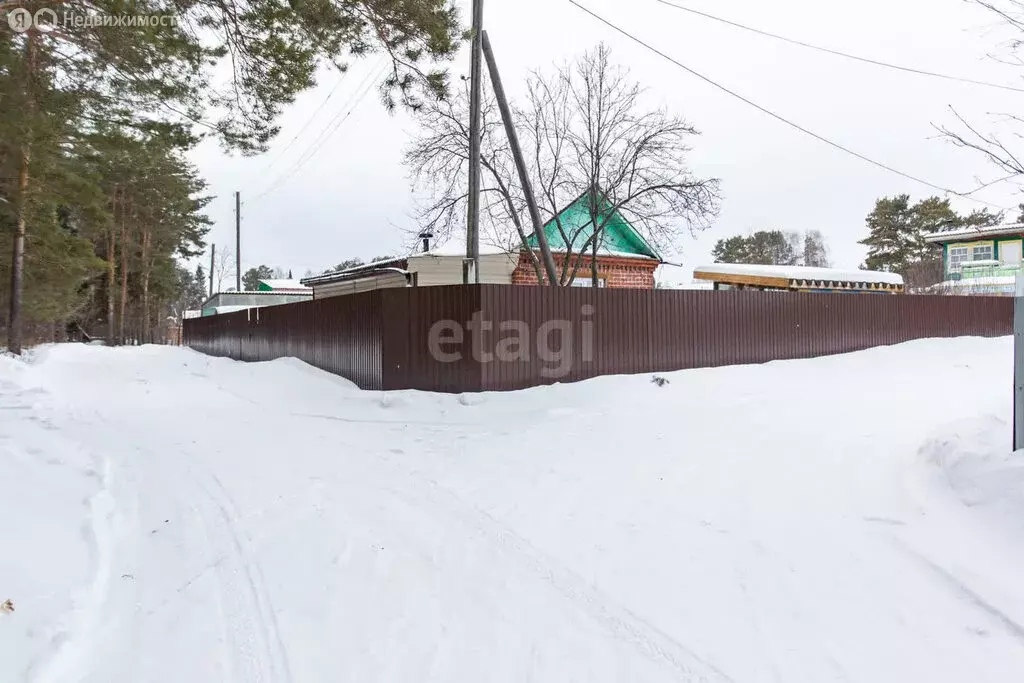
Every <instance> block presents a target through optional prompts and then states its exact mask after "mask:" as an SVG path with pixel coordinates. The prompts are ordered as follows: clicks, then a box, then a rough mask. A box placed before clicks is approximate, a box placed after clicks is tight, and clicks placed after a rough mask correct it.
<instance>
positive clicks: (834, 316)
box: [184, 285, 1013, 392]
mask: <svg viewBox="0 0 1024 683" xmlns="http://www.w3.org/2000/svg"><path fill="white" fill-rule="evenodd" d="M1012 326H1013V299H1011V298H1009V297H952V296H949V297H945V296H909V295H907V296H893V295H876V294H796V293H789V292H753V291H739V292H712V291H680V290H669V291H664V290H626V289H618V290H616V289H597V290H593V289H589V288H546V287H522V286H516V287H513V286H503V285H469V286H452V287H410V288H404V289H386V290H377V291H373V292H365V293H362V294H353V295H348V296H340V297H332V298H327V299H321V300H316V301H309V302H303V303H297V304H286V305H282V306H272V307H266V308H261V309H249V310H247V311H240V312H237V313H230V314H226V315H218V316H211V317H205V318H195V319H189V320H186V321H185V330H184V343H185V344H186V345H188V346H190V347H192V348H194V349H196V350H198V351H202V352H204V353H208V354H211V355H216V356H228V357H231V358H236V359H239V360H247V361H257V360H271V359H273V358H279V357H282V356H294V357H296V358H300V359H302V360H304V361H306V362H307V363H310V364H311V365H315V366H316V367H319V368H322V369H324V370H327V371H329V372H333V373H336V374H338V375H342V376H343V377H347V378H349V379H351V380H352V381H354V382H355V383H356V384H358V385H359V386H360V387H363V388H365V389H425V390H432V391H446V392H461V391H480V390H507V389H519V388H523V387H528V386H534V385H537V384H546V383H551V382H558V381H562V382H572V381H578V380H581V379H586V378H588V377H595V376H598V375H608V374H621V373H636V372H664V371H669V370H681V369H685V368H699V367H711V366H718V365H732V364H739V363H761V362H765V361H769V360H779V359H785V358H807V357H812V356H821V355H826V354H832V353H843V352H847V351H856V350H859V349H865V348H869V347H872V346H880V345H886V344H897V343H900V342H904V341H909V340H911V339H920V338H924V337H956V336H967V335H971V336H986V337H991V336H1001V335H1008V334H1012Z"/></svg>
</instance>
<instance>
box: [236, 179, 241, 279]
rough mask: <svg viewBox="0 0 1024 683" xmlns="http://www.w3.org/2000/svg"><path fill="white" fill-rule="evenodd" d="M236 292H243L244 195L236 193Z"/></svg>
mask: <svg viewBox="0 0 1024 683" xmlns="http://www.w3.org/2000/svg"><path fill="white" fill-rule="evenodd" d="M235 291H236V292H241V291H242V193H241V192H236V193H235Z"/></svg>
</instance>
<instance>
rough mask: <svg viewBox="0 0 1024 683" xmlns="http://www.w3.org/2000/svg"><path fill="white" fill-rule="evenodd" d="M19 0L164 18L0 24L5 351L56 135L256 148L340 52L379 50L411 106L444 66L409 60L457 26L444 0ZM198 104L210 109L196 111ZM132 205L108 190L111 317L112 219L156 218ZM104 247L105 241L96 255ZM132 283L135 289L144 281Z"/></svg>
mask: <svg viewBox="0 0 1024 683" xmlns="http://www.w3.org/2000/svg"><path fill="white" fill-rule="evenodd" d="M19 5H20V6H21V7H19V8H18V9H19V11H20V10H21V9H25V10H27V11H28V12H30V13H33V14H34V13H35V12H36V10H38V9H40V8H43V7H45V8H47V9H50V10H52V11H54V13H55V15H56V16H57V17H64V16H66V15H76V14H78V15H87V16H88V17H91V18H92V19H95V18H97V17H103V16H106V17H114V18H116V17H118V16H120V15H121V14H122V13H124V12H126V11H130V13H131V14H132V15H150V16H158V15H164V16H170V15H173V16H174V18H175V19H176V21H173V22H172V21H157V22H147V23H145V24H144V25H141V24H136V25H133V26H130V27H127V26H125V27H110V26H103V25H100V24H94V23H82V25H78V24H75V25H74V26H73V27H70V28H67V29H65V28H62V27H59V26H58V27H56V28H54V29H53V30H47V31H42V30H38V29H30V30H28V31H26V32H23V33H17V32H13V31H4V32H2V33H0V106H2V107H3V110H4V113H5V116H4V117H3V120H2V121H0V164H2V165H3V168H2V170H3V171H4V173H3V178H4V179H5V182H4V184H3V187H2V189H0V192H2V194H0V196H2V197H3V198H4V199H5V200H6V201H7V206H8V207H9V211H8V213H9V215H8V216H7V220H6V221H4V223H3V224H5V225H8V230H9V231H10V233H11V235H12V236H13V237H12V239H11V251H10V259H11V260H10V263H11V266H10V272H9V276H10V279H9V282H10V289H9V290H8V292H7V293H6V294H7V298H8V299H9V304H10V305H9V309H8V310H9V315H8V346H9V347H10V349H11V350H12V351H13V352H15V353H19V352H20V350H21V345H22V339H21V322H22V320H21V317H22V316H21V312H22V292H23V287H24V284H25V278H24V277H23V270H24V268H25V257H24V254H25V248H26V246H25V245H26V240H27V239H28V242H29V243H30V244H31V234H32V232H33V230H41V229H43V228H42V227H41V225H35V224H33V222H32V221H33V220H37V218H36V217H37V216H38V215H40V214H37V212H36V210H35V208H34V202H35V201H36V200H35V199H34V197H36V196H38V195H40V194H42V193H51V194H52V187H51V186H48V185H47V184H46V183H44V182H43V176H44V175H45V174H46V173H47V172H48V170H50V171H56V170H57V169H58V167H59V163H58V162H59V160H60V157H61V156H62V155H64V154H65V152H66V150H67V149H68V147H71V146H74V145H76V144H77V143H78V142H79V141H80V139H81V138H83V137H88V136H89V135H91V134H94V133H96V132H97V131H98V130H99V129H100V128H102V127H105V126H113V127H115V128H118V129H121V130H122V131H135V132H136V133H137V134H138V136H139V139H140V140H146V139H150V138H153V137H155V138H159V139H161V140H163V141H169V142H171V143H173V145H174V146H178V147H181V146H187V145H189V144H191V143H192V142H194V141H195V140H196V139H197V138H198V137H202V136H207V135H213V136H216V137H218V138H220V140H221V141H222V142H224V143H225V144H226V145H227V146H229V147H233V148H236V149H239V150H241V151H243V152H245V153H254V152H258V151H261V150H263V149H265V148H266V146H267V143H268V142H269V140H270V139H271V138H272V137H273V135H274V134H275V133H276V132H277V127H276V123H275V121H276V119H277V117H278V115H279V114H280V112H281V109H282V107H283V106H285V105H286V104H288V103H290V102H292V101H293V99H294V97H295V95H296V94H297V93H298V92H300V91H302V90H304V89H306V88H309V87H311V86H312V85H313V84H314V74H315V71H316V68H317V66H318V64H320V63H322V62H323V63H327V62H330V63H333V64H336V65H338V66H339V67H340V68H344V64H343V62H344V60H345V59H346V58H347V57H350V56H356V57H358V56H360V55H364V54H367V53H369V52H373V51H383V52H384V53H385V54H386V55H388V57H389V58H390V62H391V69H390V73H389V75H388V76H387V78H386V79H385V81H384V83H382V85H381V94H382V97H383V99H384V100H385V103H386V104H387V105H388V106H389V107H393V106H395V105H396V103H397V102H398V101H401V103H403V104H405V105H407V106H410V107H417V106H419V103H420V95H419V94H418V93H421V92H423V90H424V89H425V90H427V91H430V92H431V93H432V94H433V95H439V94H443V92H444V90H445V77H444V73H443V72H440V71H432V72H429V73H424V72H423V69H422V65H423V64H425V63H426V62H429V61H432V60H436V59H446V58H449V57H451V56H452V55H453V54H454V52H455V50H456V49H457V45H458V42H457V41H458V37H459V33H458V15H457V12H456V10H455V8H454V6H453V5H452V4H451V3H450V2H449V0H397V1H396V0H361V1H359V2H341V1H334V0H327V1H326V2H314V3H308V2H290V3H288V4H280V3H277V2H265V1H264V0H226V1H224V0H185V1H184V2H182V1H181V0H136V1H135V2H132V3H129V4H127V5H126V4H125V3H124V2H123V1H122V0H91V1H90V2H88V3H82V2H79V1H77V0H71V1H68V2H59V1H58V2H51V1H50V0H46V2H44V1H43V0H26V1H25V2H21V3H19ZM222 60H223V61H226V62H228V63H229V64H230V67H231V68H230V70H229V73H230V76H229V81H228V83H227V84H226V86H225V87H218V85H217V83H216V81H215V80H214V79H213V78H212V75H213V73H214V71H215V69H216V67H217V65H218V64H219V63H220V62H221V61H222ZM207 112H216V113H217V114H218V115H219V117H220V118H219V119H218V120H216V121H213V122H210V121H205V120H204V118H203V117H204V116H206V115H207ZM118 191H119V192H120V189H119V190H118ZM115 194H116V193H115ZM141 206H142V205H141V204H135V205H133V206H129V205H128V204H126V203H124V202H120V201H119V198H118V197H115V198H114V201H113V202H112V206H111V207H109V208H110V213H111V215H112V216H113V218H112V220H116V221H118V223H117V227H116V228H112V227H110V226H109V225H108V226H107V227H106V228H105V230H106V232H108V233H110V234H112V235H113V236H114V239H113V240H111V239H109V237H110V235H108V240H107V246H108V247H110V246H111V245H112V244H114V243H116V242H117V237H118V236H121V237H123V238H124V239H121V240H120V243H119V244H120V245H121V250H122V251H121V253H120V254H119V255H118V256H119V260H120V263H119V267H120V270H121V271H122V281H121V283H120V290H121V301H122V303H121V310H122V315H121V317H122V319H123V318H124V306H125V305H124V299H125V295H126V292H127V290H128V287H127V284H128V283H127V281H126V280H125V279H124V276H123V273H124V272H125V271H126V270H127V265H128V263H129V261H130V260H131V257H132V254H131V253H129V252H128V246H129V243H128V241H127V238H128V233H127V232H126V230H125V229H124V228H123V220H122V219H125V218H127V219H128V220H131V221H138V220H142V221H143V222H144V223H147V224H148V222H151V221H158V220H159V219H156V218H154V217H153V216H148V217H147V216H143V215H142V213H144V212H142V211H141ZM115 214H116V215H115ZM38 220H43V219H38ZM100 222H102V221H100ZM154 230H155V228H154ZM140 239H141V242H139V243H133V244H132V245H131V246H132V247H133V248H134V249H136V250H138V251H139V254H137V258H138V259H141V263H142V264H143V269H142V270H143V274H142V279H143V281H146V278H147V277H148V276H149V275H152V269H151V267H150V266H146V265H145V264H146V262H147V258H148V250H150V249H152V248H153V244H152V243H151V240H155V239H157V236H156V234H155V232H152V231H149V230H144V231H143V232H142V234H141V235H140ZM113 256H114V254H113V253H109V254H107V255H106V258H107V261H108V266H109V264H110V262H111V260H112V258H113ZM108 274H109V273H108ZM143 289H144V290H145V289H146V287H145V285H143ZM142 296H143V300H144V301H146V300H147V295H146V294H145V293H143V295H142ZM143 307H144V308H145V307H146V304H145V303H144V304H143ZM143 315H144V317H147V318H148V314H145V313H144V314H143ZM122 327H123V325H122Z"/></svg>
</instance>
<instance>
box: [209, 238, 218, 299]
mask: <svg viewBox="0 0 1024 683" xmlns="http://www.w3.org/2000/svg"><path fill="white" fill-rule="evenodd" d="M216 262H217V245H216V244H211V245H210V296H213V268H214V264H215V263H216Z"/></svg>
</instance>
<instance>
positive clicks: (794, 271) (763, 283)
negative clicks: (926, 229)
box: [693, 263, 903, 294]
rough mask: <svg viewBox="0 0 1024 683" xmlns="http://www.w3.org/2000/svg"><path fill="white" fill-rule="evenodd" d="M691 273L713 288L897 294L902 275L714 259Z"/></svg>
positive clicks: (901, 288)
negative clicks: (712, 285) (718, 260)
mask: <svg viewBox="0 0 1024 683" xmlns="http://www.w3.org/2000/svg"><path fill="white" fill-rule="evenodd" d="M693 277H694V279H697V280H706V281H709V282H713V283H714V288H715V289H716V290H728V289H757V290H765V291H787V292H843V293H851V294H857V293H864V294H901V293H902V292H903V277H902V276H900V275H898V274H896V273H882V272H878V271H873V270H838V269H835V268H808V267H805V266H762V265H751V264H745V263H715V264H713V265H710V266H699V267H697V268H694V270H693Z"/></svg>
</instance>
